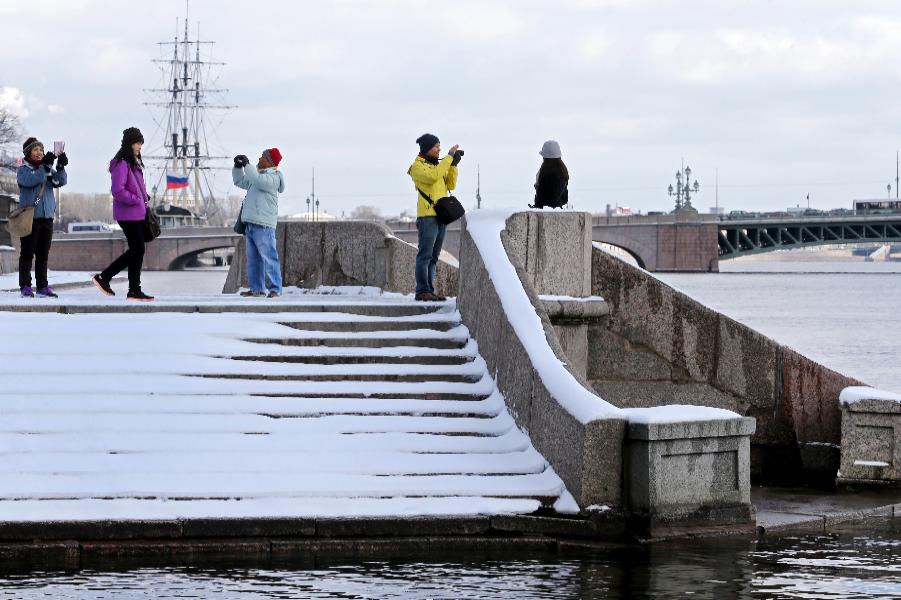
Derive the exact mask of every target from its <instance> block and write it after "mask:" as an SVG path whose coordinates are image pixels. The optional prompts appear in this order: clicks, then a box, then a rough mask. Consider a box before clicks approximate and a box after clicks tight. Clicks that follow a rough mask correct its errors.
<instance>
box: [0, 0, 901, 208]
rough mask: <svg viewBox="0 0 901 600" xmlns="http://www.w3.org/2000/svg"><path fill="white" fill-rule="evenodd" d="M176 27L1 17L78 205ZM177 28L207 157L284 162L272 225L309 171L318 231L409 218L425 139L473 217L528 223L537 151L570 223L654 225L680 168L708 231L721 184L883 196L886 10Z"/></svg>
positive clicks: (270, 1)
mask: <svg viewBox="0 0 901 600" xmlns="http://www.w3.org/2000/svg"><path fill="white" fill-rule="evenodd" d="M184 13H185V5H184V2H183V1H176V0H154V1H152V2H140V3H138V2H121V1H117V2H114V1H111V0H65V1H51V0H29V1H28V2H18V1H17V2H13V1H10V0H0V23H2V24H3V25H2V29H3V35H2V36H0V56H2V68H0V102H4V103H5V104H6V105H7V106H8V107H10V108H12V109H14V110H15V111H17V112H18V113H19V114H20V115H21V116H22V119H23V123H24V126H25V130H26V133H27V134H29V135H36V136H37V137H38V138H40V139H41V140H43V141H44V142H45V143H48V144H49V143H50V142H52V141H53V140H57V139H62V140H66V142H67V148H68V151H69V155H70V160H71V165H70V167H69V171H70V183H69V187H70V189H71V190H73V191H83V192H92V191H102V190H106V189H108V187H109V180H108V174H107V172H106V164H107V163H108V161H109V158H110V157H111V156H112V154H113V153H114V152H115V151H116V149H117V148H118V145H119V141H120V138H121V132H122V129H124V128H125V127H127V126H131V125H135V126H138V127H140V128H141V129H142V130H143V131H144V132H145V136H146V137H148V138H149V137H150V136H151V135H153V133H154V132H155V130H156V125H155V123H154V121H153V117H152V115H151V114H150V112H148V109H147V108H146V107H144V106H143V104H142V103H143V102H145V101H147V100H148V99H149V98H148V95H147V94H146V93H145V92H144V91H143V89H144V88H149V87H154V86H156V85H157V84H158V82H159V71H158V70H157V67H156V65H154V64H153V63H152V62H151V60H152V59H154V58H158V57H159V48H158V46H157V44H156V42H158V41H164V40H167V39H171V38H172V37H173V35H174V33H175V26H176V19H177V17H182V18H183V17H184ZM190 20H191V23H192V25H191V28H192V31H193V30H196V27H197V23H198V21H199V24H200V31H201V37H202V38H204V39H211V40H215V41H217V44H216V46H215V49H214V56H215V58H216V59H218V60H221V61H223V62H226V63H228V64H227V66H225V67H224V68H223V69H222V70H221V72H220V79H219V84H220V85H221V86H222V87H225V88H228V89H229V94H228V102H229V103H230V104H235V105H237V106H238V108H237V109H235V110H233V111H231V112H229V113H228V114H227V115H226V118H225V120H224V122H223V123H222V125H221V127H220V128H219V137H220V138H221V142H218V143H217V145H218V146H219V147H221V148H222V150H223V152H224V153H226V154H227V155H229V156H231V155H234V154H238V153H243V154H248V155H250V156H251V158H255V157H256V156H258V155H259V152H260V150H262V149H263V148H265V147H268V146H277V147H278V148H279V149H281V151H282V154H283V155H284V161H283V163H282V170H283V171H284V173H285V177H286V181H287V191H286V194H285V195H284V197H283V201H282V203H283V208H282V212H283V213H284V212H297V211H300V210H302V209H303V207H304V204H303V201H304V199H305V198H306V196H307V194H308V193H309V189H310V171H311V169H312V168H313V167H315V169H316V184H317V191H318V192H319V193H320V194H321V198H322V202H323V206H324V207H325V208H326V209H327V210H329V211H330V212H335V213H338V214H340V213H341V211H349V210H350V209H351V208H352V207H353V206H355V205H358V204H369V205H375V206H378V207H379V208H380V209H381V210H382V212H383V213H384V214H397V213H399V212H400V211H401V210H402V209H404V208H412V207H413V206H414V205H415V200H416V196H415V193H414V191H413V188H412V185H411V183H410V181H409V178H408V177H407V176H406V169H407V167H408V165H409V164H410V162H411V161H412V159H413V157H414V156H415V154H416V151H417V147H416V145H415V143H414V140H415V139H416V138H417V137H418V136H419V135H420V134H421V133H423V132H425V131H429V132H432V133H435V134H436V135H438V136H439V137H440V138H441V141H442V145H443V146H444V147H445V148H448V147H449V146H450V145H452V144H454V143H459V144H461V146H462V147H463V148H464V149H465V150H466V156H465V159H464V161H463V162H462V164H461V165H460V166H461V175H460V182H459V186H458V192H459V193H458V196H459V197H460V198H461V200H463V201H464V203H465V204H467V205H474V203H475V189H476V165H481V173H482V179H481V182H482V185H481V190H482V198H483V202H484V205H486V206H509V205H519V206H525V204H527V203H528V202H530V201H531V199H532V195H533V191H532V182H533V181H534V177H535V172H536V170H537V168H538V166H539V164H540V160H541V159H540V157H539V156H538V150H539V148H540V147H541V144H542V142H544V140H546V139H551V138H553V139H556V140H558V141H559V142H560V144H561V146H562V148H563V158H564V161H565V162H566V163H567V165H568V166H569V169H570V174H571V179H570V200H571V204H572V205H573V206H574V208H577V209H581V210H593V211H600V210H603V208H604V206H605V205H606V204H607V203H610V204H613V205H616V204H620V205H624V206H631V207H632V208H633V209H640V210H643V211H648V210H666V209H668V208H670V206H671V203H670V200H669V198H668V197H667V193H666V187H667V185H668V184H670V183H672V182H673V180H674V174H675V172H676V170H677V169H678V168H679V166H680V161H681V160H682V159H683V158H684V160H685V162H686V163H687V164H689V165H690V166H691V167H692V170H693V171H694V173H693V176H695V177H697V179H698V180H699V181H700V184H701V193H700V194H699V195H698V196H697V198H696V199H695V204H696V206H698V207H699V208H702V209H704V210H706V209H707V207H710V206H713V205H714V203H715V197H716V193H715V181H716V173H717V172H718V174H719V175H718V180H719V186H718V188H719V203H720V205H722V206H725V207H726V208H727V210H732V209H746V210H775V209H784V208H786V207H788V206H794V205H795V204H797V203H799V202H800V203H804V202H806V199H805V197H806V195H807V194H808V193H809V194H810V198H811V205H812V206H813V207H818V208H832V207H850V203H851V199H852V198H861V197H884V196H885V194H886V184H888V183H890V182H891V183H892V185H893V187H894V178H895V151H896V150H897V149H898V148H899V146H901V136H899V123H901V120H899V117H901V2H898V1H897V0H885V1H870V2H867V1H857V2H849V1H846V0H792V1H790V2H781V1H765V0H747V1H744V0H718V1H709V2H706V1H692V0H683V1H680V2H674V1H664V0H657V1H652V0H558V1H557V2H548V1H546V0H545V1H530V0H527V1H522V0H519V1H515V2H514V1H512V0H511V1H505V2H501V1H497V2H493V1H490V0H477V1H468V0H456V1H454V2H426V1H423V0H397V1H379V2H376V1H370V2H363V1H328V2H326V1H321V2H318V1H317V2H312V1H306V2H292V1H280V0H267V1H266V2H232V1H230V0H229V1H225V0H216V1H214V0H193V1H192V2H191V7H190ZM157 141H159V138H157ZM228 163H230V161H228ZM228 163H223V164H228ZM228 177H229V175H228V173H227V172H225V171H223V172H221V174H220V175H219V176H218V189H219V191H220V193H223V192H225V191H227V190H228V189H229V185H228V184H230V181H229V180H228ZM892 195H894V191H893V192H892Z"/></svg>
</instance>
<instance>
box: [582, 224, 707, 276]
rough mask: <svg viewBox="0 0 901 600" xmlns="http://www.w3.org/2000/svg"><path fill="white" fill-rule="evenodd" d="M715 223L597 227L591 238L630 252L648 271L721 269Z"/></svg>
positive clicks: (705, 270) (594, 228) (704, 270)
mask: <svg viewBox="0 0 901 600" xmlns="http://www.w3.org/2000/svg"><path fill="white" fill-rule="evenodd" d="M718 235H719V230H718V226H717V224H716V223H654V224H644V225H638V224H634V225H633V224H619V225H595V226H594V227H593V233H592V237H593V240H594V241H596V242H605V243H608V244H612V245H614V246H618V247H620V248H622V249H624V250H626V251H628V252H629V253H630V254H632V256H634V257H635V258H636V260H638V262H639V264H640V266H641V267H642V268H644V269H646V270H648V271H651V272H654V271H701V272H708V271H717V270H719V266H718V265H719V259H718V256H719V246H718V243H717V236H718Z"/></svg>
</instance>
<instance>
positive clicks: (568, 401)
mask: <svg viewBox="0 0 901 600" xmlns="http://www.w3.org/2000/svg"><path fill="white" fill-rule="evenodd" d="M513 212H514V211H513V209H510V210H502V209H497V210H481V211H477V212H474V213H469V214H468V215H467V218H466V228H467V230H468V231H469V234H470V235H471V236H472V239H473V241H474V242H475V244H476V246H477V247H478V249H479V253H480V254H481V256H482V260H483V261H484V263H485V268H486V269H487V271H488V275H489V276H490V277H491V280H492V281H493V282H494V287H495V290H496V291H497V295H498V297H499V298H500V301H501V305H502V306H503V308H504V312H505V313H506V314H507V318H508V319H509V320H510V324H511V325H512V326H513V329H514V331H516V335H517V337H518V338H519V340H520V342H521V343H522V345H523V347H524V348H525V350H526V352H527V353H528V355H529V358H530V359H531V362H532V365H534V366H535V369H536V370H537V371H538V375H539V377H541V381H542V382H543V383H544V385H545V386H546V387H547V389H548V391H549V392H550V393H551V395H553V397H554V398H555V399H556V400H557V401H558V402H559V403H560V404H561V406H563V407H564V408H565V409H566V411H567V412H569V414H571V415H572V416H573V417H575V418H576V419H578V420H579V422H580V423H589V422H591V421H593V420H596V419H603V418H615V417H620V416H622V412H621V411H620V409H619V408H617V407H615V406H613V405H612V404H610V403H609V402H606V401H605V400H603V399H601V398H600V397H598V396H596V395H595V394H593V393H591V392H590V391H588V390H587V389H585V387H584V386H583V385H582V384H581V383H579V382H578V381H577V380H576V378H575V377H573V376H572V373H570V372H569V371H567V370H566V367H565V366H564V363H563V362H561V361H560V359H559V358H557V356H556V355H555V354H554V351H553V350H551V347H550V346H549V345H548V343H547V339H546V338H545V335H544V327H543V325H542V324H541V319H540V318H539V317H538V313H536V312H535V308H534V307H533V306H532V303H531V302H530V301H529V297H528V295H527V294H526V291H525V289H524V288H523V287H522V282H520V280H519V277H518V276H517V274H516V269H515V268H514V267H513V264H512V263H511V262H510V259H509V257H508V256H507V252H506V250H504V245H503V244H502V243H501V232H502V231H503V230H504V228H505V226H506V222H507V219H508V218H509V217H510V215H511V214H512V213H513Z"/></svg>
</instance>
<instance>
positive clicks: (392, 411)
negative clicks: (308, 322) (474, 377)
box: [0, 394, 504, 419]
mask: <svg viewBox="0 0 901 600" xmlns="http://www.w3.org/2000/svg"><path fill="white" fill-rule="evenodd" d="M127 400H128V401H127V402H123V398H122V397H121V396H119V395H115V394H93V395H91V396H90V397H89V399H88V401H85V398H83V397H80V396H69V395H42V396H39V397H37V398H34V397H16V398H10V397H7V396H0V414H3V415H16V414H26V415H28V414H32V415H41V414H53V415H55V416H56V417H59V418H65V417H66V416H67V415H69V414H93V415H95V416H97V417H100V418H102V417H103V416H104V415H110V414H122V415H136V414H153V413H159V414H166V415H173V416H174V415H177V414H214V415H221V414H248V415H262V416H267V417H270V418H276V419H278V418H299V417H319V416H322V415H333V414H345V415H367V414H370V415H415V416H423V415H426V414H429V415H432V414H442V415H445V416H448V417H453V416H459V415H465V416H472V417H495V416H497V415H498V414H500V413H501V412H502V411H503V409H504V404H503V399H502V398H501V397H500V396H499V395H498V394H492V395H491V396H490V397H488V398H485V399H483V400H427V399H422V398H416V399H403V398H385V399H374V398H340V397H333V398H294V397H288V398H285V397H281V398H279V397H267V396H172V395H165V394H162V395H161V394H157V395H153V396H137V397H134V398H128V399H127Z"/></svg>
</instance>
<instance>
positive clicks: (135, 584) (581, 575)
mask: <svg viewBox="0 0 901 600" xmlns="http://www.w3.org/2000/svg"><path fill="white" fill-rule="evenodd" d="M864 529H865V530H866V531H864ZM874 531H875V533H874ZM899 551H901V529H899V527H898V525H897V524H893V523H892V522H891V521H888V520H886V521H879V522H878V523H877V524H876V525H868V526H867V527H866V528H863V527H859V528H858V529H849V530H844V531H843V532H842V533H838V534H830V535H810V536H802V537H786V538H782V539H774V540H765V541H762V542H759V543H754V542H750V541H747V540H740V539H734V538H717V539H708V540H693V541H681V542H672V543H660V544H654V545H648V546H640V547H637V546H636V547H607V548H598V549H593V550H585V549H584V548H575V547H574V548H569V549H564V550H562V551H561V553H560V554H546V555H538V556H535V555H531V556H530V557H528V558H525V559H524V558H522V557H520V558H514V559H506V558H504V559H501V558H499V557H495V558H489V557H485V558H479V559H473V560H466V559H464V560H460V559H456V560H451V559H447V560H445V561H439V560H435V559H434V557H430V562H422V561H421V560H416V559H412V558H408V559H397V560H392V561H377V560H371V561H364V560H359V559H358V560H351V559H347V560H341V559H338V558H332V559H330V561H329V562H323V561H322V560H321V559H316V563H313V562H312V561H313V559H312V558H311V557H306V559H305V560H306V563H304V564H303V565H302V566H301V565H300V564H299V563H296V562H295V563H293V564H292V563H284V562H269V563H265V564H260V563H257V564H255V565H253V566H248V565H236V564H231V565H217V566H215V567H196V566H195V567H169V568H138V569H134V570H128V571H111V570H102V569H99V568H95V569H90V570H88V569H85V570H82V571H78V572H72V573H63V572H43V573H35V572H32V573H28V574H23V575H15V576H7V577H5V578H0V598H77V599H86V598H92V599H94V598H97V599H103V598H213V597H215V598H242V599H263V598H347V599H350V598H355V599H356V598H359V599H363V598H365V599H369V598H405V599H423V600H425V599H437V598H442V599H445V598H446V599H451V598H454V599H457V598H465V599H468V598H501V597H503V598H516V599H520V598H521V599H532V598H567V599H571V598H613V599H615V598H676V597H690V598H709V599H711V600H713V599H717V600H719V599H725V598H728V599H731V598H736V599H746V598H747V599H751V598H826V599H829V598H836V599H838V598H841V599H843V600H846V599H852V598H899V597H901V564H899V561H898V555H899Z"/></svg>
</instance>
